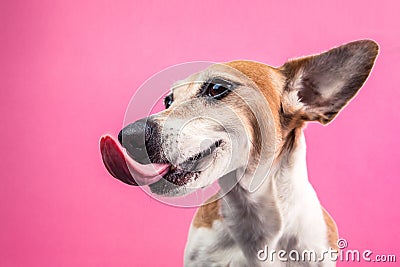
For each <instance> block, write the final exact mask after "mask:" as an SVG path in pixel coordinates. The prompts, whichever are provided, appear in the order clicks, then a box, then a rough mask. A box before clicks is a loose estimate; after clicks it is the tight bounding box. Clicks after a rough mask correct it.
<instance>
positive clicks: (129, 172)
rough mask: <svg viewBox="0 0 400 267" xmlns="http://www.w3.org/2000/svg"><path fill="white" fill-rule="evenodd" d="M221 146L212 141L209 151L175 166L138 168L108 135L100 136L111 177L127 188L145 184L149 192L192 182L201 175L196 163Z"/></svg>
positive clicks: (154, 164) (161, 165)
mask: <svg viewBox="0 0 400 267" xmlns="http://www.w3.org/2000/svg"><path fill="white" fill-rule="evenodd" d="M221 145H222V141H216V142H214V143H213V144H212V145H211V146H210V147H209V148H207V149H205V150H203V151H201V152H200V153H198V154H196V155H194V156H191V157H189V158H188V159H186V160H185V161H183V162H182V163H180V164H178V165H177V166H174V165H172V164H171V163H169V162H168V163H151V164H146V165H142V164H139V163H138V162H136V161H135V160H133V159H132V158H131V157H130V156H129V154H128V153H127V151H126V150H125V148H123V147H122V146H121V144H120V143H119V142H118V141H117V140H116V139H115V138H114V137H112V136H111V135H104V136H102V137H101V139H100V151H101V155H102V159H103V163H104V165H105V167H106V169H107V170H108V172H109V173H110V174H111V175H112V176H113V177H115V178H117V179H119V180H120V181H122V182H124V183H126V184H129V185H135V186H143V185H149V186H151V188H152V189H153V188H155V187H157V185H161V184H162V187H163V188H164V189H163V191H165V187H166V184H169V185H168V187H171V186H172V187H175V188H176V187H181V186H184V185H186V184H187V183H189V182H190V181H192V180H196V179H197V177H198V176H199V174H200V172H201V170H198V166H199V163H201V162H202V160H203V159H204V158H207V157H209V156H211V155H212V154H213V152H214V151H215V149H217V148H218V147H220V146H221ZM156 191H158V190H156Z"/></svg>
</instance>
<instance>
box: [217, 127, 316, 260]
mask: <svg viewBox="0 0 400 267" xmlns="http://www.w3.org/2000/svg"><path fill="white" fill-rule="evenodd" d="M296 134H297V136H296V138H295V143H294V145H293V147H292V149H289V150H285V151H284V152H283V153H281V154H280V156H279V157H278V158H277V159H276V160H275V162H274V164H273V166H272V169H271V170H270V171H269V173H268V174H264V175H266V176H267V177H266V178H265V181H264V182H263V184H262V185H261V186H260V187H259V188H258V190H257V191H255V192H253V193H251V192H249V191H248V190H246V185H244V184H243V183H241V182H240V181H239V182H238V183H237V184H236V185H235V186H234V187H233V189H231V190H230V191H226V192H225V191H224V190H227V189H228V187H229V183H228V182H227V180H230V181H232V178H235V177H234V175H235V173H231V174H230V175H229V176H227V177H224V178H223V179H221V180H220V186H221V189H222V193H226V194H225V196H224V197H223V201H222V202H221V213H222V217H223V219H224V222H225V224H226V225H227V227H228V229H229V232H230V233H231V235H232V237H233V239H234V240H235V241H236V243H237V244H238V245H239V246H240V247H241V248H242V250H243V252H244V254H245V256H246V257H247V258H248V259H250V258H251V257H253V258H254V251H258V250H259V249H261V248H263V247H264V246H265V245H266V244H268V245H269V246H272V247H275V248H280V247H281V248H282V247H284V248H285V249H286V248H287V246H288V244H282V239H286V240H292V241H290V242H291V243H293V244H292V245H296V244H295V243H296V242H297V240H299V237H297V236H293V235H295V233H296V229H295V228H298V227H303V226H304V227H305V226H307V227H309V228H310V227H311V225H306V224H308V223H309V219H307V217H306V216H308V215H307V213H308V211H307V209H308V208H309V207H310V211H309V212H311V213H312V212H315V208H316V207H319V202H318V199H317V197H316V194H315V192H314V190H313V189H312V187H311V185H310V183H309V182H308V177H307V167H306V153H305V151H306V146H305V139H304V134H303V132H302V130H301V129H299V131H297V132H296ZM242 178H246V177H242ZM229 188H231V187H229ZM319 209H320V208H319ZM311 210H312V211H311ZM242 218H245V219H242ZM249 229H251V232H252V235H248V231H249ZM293 239H294V240H296V242H293ZM302 240H306V239H303V238H302ZM297 245H299V244H297ZM302 245H303V244H302ZM303 246H304V245H303Z"/></svg>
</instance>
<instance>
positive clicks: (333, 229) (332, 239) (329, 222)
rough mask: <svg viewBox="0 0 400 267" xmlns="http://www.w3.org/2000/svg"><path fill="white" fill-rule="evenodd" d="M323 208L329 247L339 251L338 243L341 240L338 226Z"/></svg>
mask: <svg viewBox="0 0 400 267" xmlns="http://www.w3.org/2000/svg"><path fill="white" fill-rule="evenodd" d="M321 208H322V212H323V214H324V220H325V223H326V226H327V235H328V242H329V245H330V246H331V248H332V249H336V250H338V249H339V248H338V246H337V241H338V239H339V233H338V229H337V226H336V223H335V221H334V220H333V219H332V217H331V216H330V215H329V213H328V212H327V211H326V210H325V209H324V208H323V207H321Z"/></svg>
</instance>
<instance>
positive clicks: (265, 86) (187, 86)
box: [172, 60, 285, 110]
mask: <svg viewBox="0 0 400 267" xmlns="http://www.w3.org/2000/svg"><path fill="white" fill-rule="evenodd" d="M213 77H223V78H226V79H229V80H231V81H233V82H237V83H239V84H245V85H249V86H251V84H255V85H256V86H252V87H255V89H257V90H259V91H260V92H261V93H262V95H263V96H264V97H265V99H266V100H267V102H268V104H269V105H270V108H271V109H272V110H279V108H280V103H281V95H282V90H283V85H284V83H285V78H284V76H283V74H281V72H280V71H279V70H278V69H275V68H273V67H271V66H268V65H266V64H262V63H259V62H255V61H246V60H236V61H230V62H226V63H217V64H213V65H211V66H210V67H208V68H207V69H205V70H203V71H200V72H197V73H194V74H192V75H190V76H189V77H187V78H186V79H184V80H181V81H177V82H175V83H174V85H173V86H172V91H173V93H174V97H175V98H177V99H179V98H182V99H184V98H185V99H187V98H189V97H193V96H194V95H196V94H197V92H198V89H199V87H200V86H201V85H202V84H203V83H204V82H206V81H208V80H210V79H211V78H213Z"/></svg>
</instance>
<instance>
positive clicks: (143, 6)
mask: <svg viewBox="0 0 400 267" xmlns="http://www.w3.org/2000/svg"><path fill="white" fill-rule="evenodd" d="M238 2H239V3H235V4H233V3H228V1H227V2H225V3H224V2H222V1H198V2H197V3H194V2H172V1H169V2H168V4H166V3H161V2H160V3H155V2H153V1H54V0H49V1H20V0H10V1H1V3H0V20H1V23H0V47H1V49H0V53H1V63H0V66H1V75H0V87H1V91H0V94H1V95H0V101H1V103H0V111H1V114H2V116H1V117H2V119H1V140H2V148H1V150H0V159H1V160H0V172H1V173H0V177H1V186H0V214H1V215H0V216H1V219H0V266H7V267H8V266H10V267H14V266H32V267H33V266H59V267H62V266H68V267H70V266H76V267H78V266H164V267H165V266H180V265H182V255H183V248H184V244H185V241H186V232H187V229H188V227H189V224H190V220H191V217H192V215H193V213H194V209H182V208H174V207H170V206H167V205H163V204H161V203H159V202H157V201H155V200H153V199H151V198H150V197H149V196H147V195H146V194H144V193H143V192H142V191H141V190H140V189H138V188H133V187H129V186H126V185H125V184H122V183H120V182H119V181H117V180H115V179H112V178H111V176H110V175H109V174H108V173H107V172H106V170H105V168H104V167H103V164H102V162H101V158H100V153H99V149H98V140H99V137H100V135H102V134H103V133H106V132H110V133H113V134H116V133H117V132H118V131H119V130H120V128H121V126H122V122H123V117H124V112H125V108H126V106H127V105H128V103H129V100H130V98H131V96H132V95H133V93H134V91H135V89H136V88H138V87H139V86H140V85H141V83H143V82H144V81H145V80H146V79H147V78H149V77H150V76H151V75H153V74H154V73H156V72H158V71H160V70H162V69H163V68H165V67H167V66H170V65H174V64H177V63H182V62H186V61H193V60H209V61H228V60H233V59H253V60H257V61H262V62H266V63H269V64H271V65H275V66H278V65H280V64H282V63H284V61H285V60H287V59H288V58H290V57H295V56H301V55H307V54H310V53H316V52H319V51H322V50H326V49H328V48H330V47H332V46H335V45H338V44H342V43H344V42H348V41H352V40H355V39H360V38H373V39H375V40H376V41H377V42H378V43H379V44H380V46H381V53H380V55H379V57H378V60H377V62H376V66H375V68H374V70H373V73H372V76H371V77H370V79H369V80H368V82H367V84H366V85H365V86H364V88H363V90H362V91H361V93H360V94H359V95H358V96H357V98H356V99H355V100H354V101H353V102H352V103H351V105H349V106H348V107H347V109H346V110H345V111H344V112H343V113H342V114H341V116H339V117H338V118H337V119H336V120H335V121H334V123H333V124H331V125H329V127H323V126H320V125H317V124H312V125H309V127H308V129H307V130H306V135H307V138H308V139H307V140H308V141H307V142H308V160H309V174H310V180H311V181H312V183H313V185H314V186H315V188H316V190H317V192H318V194H319V197H320V200H321V202H322V203H323V205H324V206H325V207H326V208H327V209H328V210H329V211H330V212H331V214H332V215H333V216H334V218H335V220H336V222H337V223H338V226H339V229H340V236H341V237H344V238H346V239H347V240H348V242H349V247H350V248H354V249H356V248H357V249H371V250H373V251H374V252H375V253H382V254H385V253H386V254H396V255H397V257H398V258H399V257H400V245H399V238H400V234H399V232H400V231H399V228H398V223H399V219H400V213H399V204H400V199H399V185H400V179H399V178H400V177H399V173H400V164H399V158H400V144H399V129H400V126H399V125H400V116H399V112H400V105H399V99H400V90H399V84H400V74H399V71H400V68H399V67H400V64H399V61H400V27H399V25H400V19H399V17H400V16H399V14H398V11H399V9H400V6H399V4H398V3H397V2H396V1H374V2H373V3H372V1H347V0H345V1H332V2H331V3H327V2H326V1H314V2H305V1H302V2H301V3H300V1H287V2H288V3H285V2H284V1H274V2H271V1H269V2H268V1H260V2H258V3H249V2H245V1H238ZM289 2H290V3H289ZM138 109H140V107H138ZM338 265H339V266H350V265H351V266H353V265H358V266H367V265H368V266H375V265H376V266H378V264H373V263H369V264H366V263H360V264H353V263H347V264H346V263H339V264H338ZM379 266H395V264H379Z"/></svg>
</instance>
